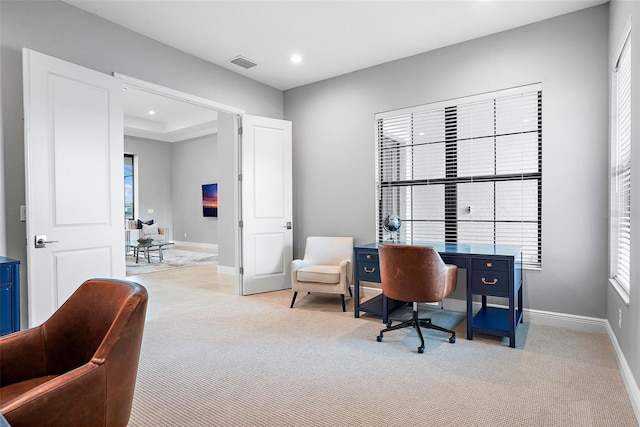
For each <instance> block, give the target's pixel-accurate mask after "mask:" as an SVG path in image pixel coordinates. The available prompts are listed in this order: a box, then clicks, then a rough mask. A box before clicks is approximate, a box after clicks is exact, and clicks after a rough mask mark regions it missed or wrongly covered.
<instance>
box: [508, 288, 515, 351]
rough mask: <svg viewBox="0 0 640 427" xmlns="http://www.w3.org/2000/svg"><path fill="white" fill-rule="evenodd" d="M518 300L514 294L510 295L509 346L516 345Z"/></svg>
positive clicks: (513, 346)
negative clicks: (516, 307) (516, 306)
mask: <svg viewBox="0 0 640 427" xmlns="http://www.w3.org/2000/svg"><path fill="white" fill-rule="evenodd" d="M515 305H516V301H515V298H514V295H513V294H512V295H511V296H510V297H509V347H511V348H515V347H516V309H515Z"/></svg>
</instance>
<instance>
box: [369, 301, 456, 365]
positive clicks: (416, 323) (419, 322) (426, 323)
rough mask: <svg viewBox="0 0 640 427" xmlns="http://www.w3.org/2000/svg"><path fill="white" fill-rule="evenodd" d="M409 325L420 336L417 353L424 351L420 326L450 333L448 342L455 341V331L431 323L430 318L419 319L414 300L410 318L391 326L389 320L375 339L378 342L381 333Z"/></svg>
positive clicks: (381, 335)
mask: <svg viewBox="0 0 640 427" xmlns="http://www.w3.org/2000/svg"><path fill="white" fill-rule="evenodd" d="M409 327H411V328H414V329H415V330H416V331H417V332H418V336H419V337H420V347H418V353H424V337H423V336H422V331H421V330H420V327H423V328H427V329H435V330H437V331H442V332H446V333H448V334H451V336H450V337H449V342H450V343H451V344H453V343H455V342H456V333H455V332H454V331H452V330H451V329H446V328H443V327H442V326H438V325H434V324H433V323H431V319H430V318H422V319H420V318H419V317H418V304H417V303H415V302H414V303H413V310H412V314H411V319H410V320H406V321H404V322H402V323H398V324H397V325H395V326H391V321H389V323H387V327H386V329H383V330H381V331H380V335H378V336H377V337H376V340H377V341H378V342H381V341H382V337H383V334H384V333H385V332H389V331H395V330H397V329H402V328H409Z"/></svg>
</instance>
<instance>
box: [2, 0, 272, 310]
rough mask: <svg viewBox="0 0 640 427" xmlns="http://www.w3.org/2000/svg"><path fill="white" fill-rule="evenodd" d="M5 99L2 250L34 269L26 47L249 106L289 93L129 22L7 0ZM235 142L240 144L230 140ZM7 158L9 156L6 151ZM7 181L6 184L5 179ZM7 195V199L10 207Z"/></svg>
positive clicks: (259, 109)
mask: <svg viewBox="0 0 640 427" xmlns="http://www.w3.org/2000/svg"><path fill="white" fill-rule="evenodd" d="M0 10H1V13H0V43H1V44H0V56H1V58H2V70H1V71H2V73H1V75H0V85H1V92H0V96H1V99H0V105H1V106H2V125H3V126H2V146H0V153H3V154H4V162H3V163H2V164H0V176H1V177H3V180H4V183H5V185H4V191H3V190H2V188H0V192H2V193H0V194H1V195H0V198H2V199H3V202H4V205H5V206H6V208H5V209H0V249H2V247H3V246H4V247H5V249H6V250H5V251H3V252H2V255H5V256H8V257H11V258H16V259H19V260H21V261H22V263H23V271H25V272H26V269H25V267H26V248H25V244H26V236H25V224H24V223H22V222H20V220H19V206H20V205H23V204H24V203H25V170H24V134H23V121H22V117H23V104H22V48H23V47H26V48H29V49H33V50H36V51H38V52H42V53H45V54H47V55H51V56H55V57H58V58H60V59H63V60H66V61H69V62H72V63H75V64H78V65H82V66H84V67H87V68H90V69H93V70H97V71H99V72H103V73H105V74H111V73H113V72H118V73H122V74H125V75H128V76H131V77H135V78H138V79H141V80H145V81H148V82H151V83H155V84H158V85H161V86H166V87H169V88H171V89H175V90H179V91H182V92H186V93H189V94H193V95H197V96H200V97H202V98H207V99H211V100H213V101H217V102H220V103H223V104H226V105H230V106H233V107H236V108H240V109H243V110H245V111H246V112H247V113H249V114H255V115H260V116H266V117H274V118H282V116H283V97H282V92H281V91H279V90H277V89H274V88H271V87H269V86H266V85H263V84H261V83H258V82H256V81H253V80H250V79H248V78H246V77H244V76H242V75H240V74H237V73H234V72H231V71H229V70H226V69H224V68H222V67H219V66H217V65H213V64H211V63H208V62H206V61H203V60H200V59H197V58H195V57H193V56H191V55H188V54H186V53H184V52H181V51H179V50H177V49H173V48H171V47H168V46H166V45H164V44H162V43H159V42H156V41H154V40H151V39H149V38H147V37H144V36H141V35H139V34H136V33H134V32H132V31H129V30H127V29H125V28H123V27H120V26H118V25H115V24H113V23H110V22H108V21H106V20H103V19H101V18H98V17H96V16H94V15H91V14H88V13H86V12H84V11H82V10H80V9H77V8H74V7H72V6H69V5H68V4H66V3H63V2H60V1H57V0H54V1H46V2H27V1H11V0H2V1H1V2H0ZM230 143H231V144H232V143H233V141H232V142H230ZM0 158H1V157H0ZM2 182H3V181H2V180H0V184H2ZM1 203H2V202H0V206H2V204H1ZM23 278H24V279H23V280H22V281H21V292H22V297H23V298H22V307H21V308H22V313H23V315H24V316H25V317H23V320H25V319H26V313H27V298H28V296H27V280H26V274H23Z"/></svg>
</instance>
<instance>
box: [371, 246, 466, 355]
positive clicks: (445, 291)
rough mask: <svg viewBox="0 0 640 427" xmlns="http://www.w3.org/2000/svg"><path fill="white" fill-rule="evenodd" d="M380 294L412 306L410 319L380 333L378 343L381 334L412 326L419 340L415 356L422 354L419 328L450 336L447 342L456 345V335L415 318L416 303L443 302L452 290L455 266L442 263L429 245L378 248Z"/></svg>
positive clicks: (427, 321) (388, 326)
mask: <svg viewBox="0 0 640 427" xmlns="http://www.w3.org/2000/svg"><path fill="white" fill-rule="evenodd" d="M378 255H379V259H380V279H381V284H382V293H383V294H384V295H386V296H387V297H388V298H392V299H395V300H398V301H405V302H411V303H413V310H412V316H411V320H407V321H405V322H402V323H399V324H397V325H395V326H391V321H389V323H387V328H386V329H383V330H381V331H380V335H378V337H377V340H378V342H380V341H382V336H383V334H384V333H385V332H389V331H395V330H396V329H401V328H407V327H413V328H415V329H416V331H417V332H418V336H419V337H420V341H421V344H420V347H418V353H424V337H423V336H422V331H421V330H420V327H424V328H428V329H436V330H438V331H443V332H447V333H449V334H451V337H450V338H449V342H450V343H454V342H456V333H455V332H454V331H452V330H450V329H445V328H443V327H441V326H437V325H434V324H433V323H431V319H430V318H422V319H421V318H419V317H418V303H421V302H440V301H443V300H444V299H445V298H446V297H447V296H448V295H449V294H450V293H451V292H453V291H454V290H455V289H456V281H457V278H458V267H456V266H455V265H448V264H445V263H444V261H442V258H441V257H440V254H439V253H438V252H437V251H436V250H435V249H434V248H432V247H430V246H418V245H415V246H414V245H392V244H383V245H380V247H379V248H378Z"/></svg>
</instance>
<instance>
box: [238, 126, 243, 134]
mask: <svg viewBox="0 0 640 427" xmlns="http://www.w3.org/2000/svg"><path fill="white" fill-rule="evenodd" d="M242 129H243V128H242V126H240V127H238V135H240V136H242Z"/></svg>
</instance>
